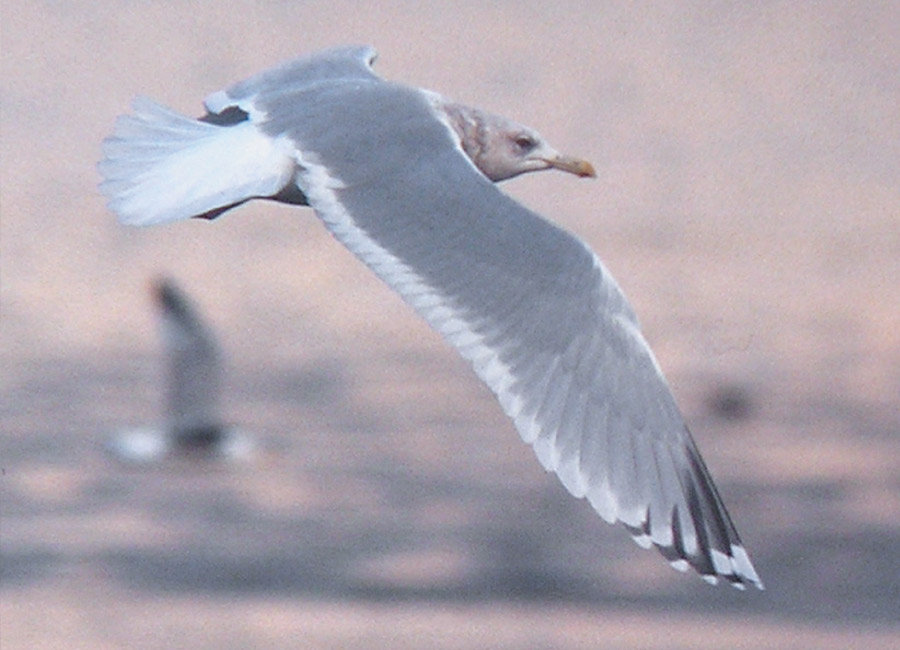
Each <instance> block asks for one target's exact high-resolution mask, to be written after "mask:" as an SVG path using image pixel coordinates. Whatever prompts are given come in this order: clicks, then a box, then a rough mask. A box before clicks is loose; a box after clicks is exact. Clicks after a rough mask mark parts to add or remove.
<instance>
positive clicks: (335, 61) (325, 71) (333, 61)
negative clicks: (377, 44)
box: [203, 45, 378, 114]
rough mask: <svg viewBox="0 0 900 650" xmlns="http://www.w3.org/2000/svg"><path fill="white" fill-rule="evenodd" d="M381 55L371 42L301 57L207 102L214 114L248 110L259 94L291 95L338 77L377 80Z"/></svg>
mask: <svg viewBox="0 0 900 650" xmlns="http://www.w3.org/2000/svg"><path fill="white" fill-rule="evenodd" d="M377 56H378V53H377V52H376V51H375V48H373V47H371V46H369V45H353V46H347V47H336V48H333V49H330V50H325V51H323V52H317V53H315V54H313V55H310V56H303V57H298V58H296V59H293V60H291V61H287V62H285V63H283V64H281V65H279V66H277V67H275V68H272V69H270V70H266V71H265V72H262V73H260V74H258V75H255V76H253V77H250V78H248V79H245V80H243V81H239V82H238V83H236V84H234V85H232V86H230V87H229V88H227V89H226V90H223V91H219V92H216V93H213V94H212V95H210V96H209V97H207V98H206V99H205V100H204V102H203V103H204V105H205V106H206V109H207V110H208V111H209V112H210V113H212V114H220V113H222V112H223V111H225V110H227V109H228V108H232V107H236V108H240V109H242V110H244V111H247V110H248V108H249V106H248V102H252V100H253V98H255V97H256V96H258V95H268V96H272V95H273V94H279V93H288V94H291V93H295V92H297V91H298V90H301V91H302V90H304V89H307V88H309V87H310V86H315V85H318V84H321V83H323V82H327V81H332V80H335V79H340V80H343V81H351V80H354V79H358V80H363V81H371V80H375V79H378V77H377V76H376V75H375V74H374V73H373V72H372V64H373V63H374V62H375V59H376V58H377Z"/></svg>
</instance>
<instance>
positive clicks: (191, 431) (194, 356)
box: [107, 278, 254, 464]
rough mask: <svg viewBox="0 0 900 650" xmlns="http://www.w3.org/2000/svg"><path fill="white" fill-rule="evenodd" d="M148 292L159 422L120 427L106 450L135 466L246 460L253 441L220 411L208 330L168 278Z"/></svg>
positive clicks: (217, 359) (218, 368)
mask: <svg viewBox="0 0 900 650" xmlns="http://www.w3.org/2000/svg"><path fill="white" fill-rule="evenodd" d="M153 295H154V298H155V301H156V304H157V307H158V310H159V321H160V325H161V328H160V329H161V333H162V340H163V348H164V352H165V357H166V388H165V393H166V395H165V416H164V424H163V425H162V426H143V427H139V428H134V429H128V430H125V431H121V432H119V433H118V434H116V435H115V436H114V437H113V438H111V439H110V440H109V441H108V443H107V449H108V451H109V452H110V453H111V454H112V455H114V456H115V457H116V458H118V459H119V460H122V461H124V462H127V463H135V464H146V463H154V462H158V461H161V460H164V459H168V458H177V457H183V458H192V459H220V460H242V459H246V458H247V457H249V456H250V455H251V453H252V451H253V446H254V445H253V442H252V440H250V438H249V437H248V436H247V435H246V434H244V433H243V432H240V431H238V430H236V429H234V428H233V427H231V426H228V425H226V424H225V423H224V422H223V421H222V420H221V418H220V415H219V398H220V393H221V383H222V382H221V379H222V361H221V357H222V355H221V352H220V349H219V345H218V344H217V343H216V339H215V336H214V335H213V332H212V330H211V329H210V328H209V326H208V325H207V324H206V323H205V322H204V321H203V319H202V318H201V317H200V315H199V313H198V312H197V310H196V308H195V307H193V306H192V305H191V303H190V301H189V300H188V298H187V296H185V295H184V293H183V292H182V291H181V290H179V289H178V287H177V286H176V285H175V283H174V282H173V281H172V280H170V279H166V278H162V279H159V280H157V281H156V282H154V284H153Z"/></svg>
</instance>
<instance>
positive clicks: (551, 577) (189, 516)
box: [0, 0, 900, 650]
mask: <svg viewBox="0 0 900 650" xmlns="http://www.w3.org/2000/svg"><path fill="white" fill-rule="evenodd" d="M0 11H2V21H0V29H2V45H0V48H2V49H0V51H2V80H0V101H2V156H0V174H2V176H0V191H2V203H0V208H2V223H0V245H2V255H0V273H2V275H0V280H2V284H0V288H2V294H0V368H2V371H0V418H2V421H0V422H2V424H0V465H2V503H0V554H2V573H0V576H2V584H0V646H2V648H3V650H18V649H23V650H24V649H29V650H38V649H44V648H47V649H54V650H57V649H60V648H92V649H104V648H148V649H155V648H173V647H177V648H216V649H230V648H235V649H237V648H282V647H301V648H412V647H425V648H589V647H590V648H595V647H605V648H673V649H675V648H704V649H705V648H823V649H824V648H834V649H844V648H866V649H867V650H876V649H878V648H889V647H897V643H898V639H900V625H898V623H897V620H898V618H900V443H898V434H900V415H898V413H900V407H898V404H900V400H898V395H900V110H898V108H897V107H898V106H900V76H898V75H897V70H898V69H900V29H898V27H897V25H900V8H898V5H896V3H890V2H887V3H865V4H861V3H855V4H854V3H839V2H825V3H815V4H813V3H809V5H808V6H806V7H805V8H804V4H803V3H796V2H770V3H760V6H759V7H757V8H753V9H751V8H745V6H744V5H743V4H742V3H704V2H686V1H685V2H667V3H650V4H640V5H639V4H637V3H628V4H627V5H622V6H619V5H615V6H600V5H599V3H594V2H562V3H548V2H521V3H520V2H500V3H494V4H488V3H481V2H460V3H446V4H441V5H438V4H437V3H434V4H433V5H427V6H426V7H425V8H423V7H422V6H421V3H417V2H387V3H377V6H375V3H372V6H368V5H365V3H356V2H344V1H342V0H331V1H330V2H322V3H320V2H311V3H302V2H292V3H287V2H258V3H249V2H247V3H245V2H237V1H230V0H228V1H224V2H216V3H212V2H210V3H206V2H182V3H169V2H156V3H133V2H112V1H101V2H84V1H75V0H73V1H71V2H66V3H56V2H46V1H45V2H40V1H34V2H23V1H21V0H4V2H3V3H2V5H0ZM351 42H367V43H372V44H374V45H375V46H376V47H377V48H378V49H379V51H380V53H381V58H380V60H379V62H378V65H377V69H378V71H379V72H380V73H381V74H382V75H384V76H385V77H388V78H393V79H401V80H405V81H408V82H410V83H414V84H418V85H424V86H427V87H430V88H433V89H435V90H438V91H440V92H442V93H444V94H446V95H448V96H450V97H454V98H456V99H459V100H462V101H466V102H469V103H472V104H476V105H480V106H483V107H485V108H489V109H491V110H494V111H496V112H498V113H501V114H505V115H508V116H510V117H513V118H515V119H518V120H520V121H522V122H524V123H527V124H530V125H532V126H534V127H536V128H537V129H539V130H540V131H541V132H542V133H543V134H544V135H545V136H546V137H547V138H548V139H549V140H550V141H551V142H553V143H554V144H555V145H556V146H557V147H558V148H560V149H562V150H565V151H567V152H570V153H573V154H578V155H583V156H585V157H587V158H589V159H591V160H592V161H593V162H594V163H595V166H596V167H597V169H598V171H599V179H598V180H596V181H593V182H587V181H580V180H578V179H574V178H564V177H562V175H559V174H555V175H552V174H545V175H533V176H532V177H528V178H523V179H520V180H517V181H514V182H511V183H508V184H506V185H504V189H505V191H508V192H510V193H511V194H513V195H514V196H515V197H517V198H518V199H519V200H521V201H523V202H525V203H526V204H528V205H529V206H531V207H533V208H534V209H536V210H538V211H539V212H541V213H542V214H545V215H547V216H548V217H551V218H553V219H554V220H556V221H557V222H558V223H560V224H562V225H564V226H565V227H567V228H570V229H572V230H574V231H576V232H577V233H579V234H580V235H581V236H583V237H584V238H585V239H586V240H587V241H589V242H590V243H591V245H592V246H593V247H594V248H595V249H596V250H597V251H598V253H599V254H600V255H601V256H602V257H603V259H604V260H605V261H606V263H607V265H608V266H609V268H610V269H611V270H612V271H613V273H614V274H615V275H616V276H617V278H618V280H619V281H620V283H621V284H622V286H623V287H624V288H625V290H626V292H627V293H628V294H629V296H630V298H631V300H632V302H633V304H634V306H635V308H636V310H637V311H638V313H639V314H640V316H641V319H642V322H643V324H644V328H645V331H646V332H647V335H648V338H649V339H650V341H651V343H652V344H653V346H654V348H655V350H656V351H657V354H658V357H659V359H660V363H661V365H662V366H663V368H664V369H665V370H666V372H667V375H668V377H669V379H670V381H671V383H672V386H673V389H674V391H675V393H676V394H677V396H678V398H679V402H680V403H681V405H682V408H683V409H684V411H685V414H686V416H687V418H688V420H689V421H690V423H691V426H692V428H693V429H694V431H695V435H696V437H697V440H698V442H699V444H700V447H701V449H702V450H703V452H704V456H705V457H706V459H707V461H708V464H709V465H710V467H711V469H712V471H713V474H714V475H715V476H716V478H717V481H718V484H719V486H720V488H721V490H722V492H723V494H724V497H725V500H726V502H727V503H728V505H729V509H730V511H731V513H732V515H733V516H734V518H735V521H736V523H737V525H738V528H739V530H740V531H741V533H742V536H743V538H744V541H745V542H746V544H747V547H748V548H749V550H750V553H751V555H752V556H753V558H754V559H755V562H756V565H757V567H758V569H759V571H760V573H761V575H762V577H763V578H764V580H765V581H766V584H767V587H768V590H767V591H765V592H764V593H739V592H737V591H735V590H732V589H726V588H724V587H720V588H712V587H709V586H707V585H705V584H704V583H703V582H702V581H700V580H699V579H696V578H695V577H693V576H689V575H682V574H678V573H676V572H674V571H672V570H670V569H669V568H668V567H667V566H666V564H665V562H663V561H662V560H661V559H660V558H659V557H658V556H657V555H656V554H654V553H651V552H646V551H642V550H640V549H638V548H637V547H636V546H634V545H633V544H632V543H631V542H629V541H628V538H627V535H625V533H624V532H623V531H622V530H620V529H617V528H613V527H609V526H607V525H605V524H604V523H603V522H602V521H601V520H600V519H599V518H598V517H596V515H595V514H594V513H593V512H592V511H591V509H590V508H589V507H588V506H587V505H586V504H584V503H582V502H578V501H576V500H574V499H572V498H571V497H569V496H568V495H567V494H566V493H565V491H564V490H563V488H562V487H561V486H559V485H558V484H557V482H556V480H555V479H554V478H553V477H551V476H546V475H545V474H544V473H543V472H542V471H541V470H540V468H539V466H538V464H537V463H536V462H535V459H534V458H533V456H532V453H531V451H530V450H529V449H528V448H527V447H526V446H525V445H523V444H521V443H520V441H519V440H518V437H517V435H516V434H515V431H514V430H513V428H512V426H511V425H510V424H509V423H508V422H506V420H505V419H504V418H503V416H502V415H501V413H500V410H499V408H498V407H497V406H496V404H495V403H494V402H493V400H492V398H491V396H490V394H489V393H488V391H487V390H486V389H484V388H483V387H481V386H480V385H479V384H478V382H477V381H476V380H475V379H474V375H473V374H472V373H471V372H470V371H469V370H468V369H467V368H466V367H465V365H464V364H463V363H462V362H461V361H459V360H458V359H456V358H455V356H454V355H453V353H452V352H451V351H449V350H448V349H447V347H446V346H445V345H444V344H443V343H442V342H441V341H440V339H439V338H438V337H437V336H436V335H434V334H433V333H431V332H430V331H429V330H428V329H427V327H425V326H424V325H423V324H422V323H420V322H419V321H418V320H417V319H416V317H415V316H414V315H413V314H412V313H411V312H410V311H409V310H408V309H407V308H406V307H405V306H404V305H403V304H402V302H401V301H400V300H399V299H397V298H396V297H394V296H393V295H392V294H391V293H390V292H389V291H388V290H387V289H386V288H384V287H383V286H381V285H380V284H379V283H378V281H377V280H375V279H374V278H373V277H372V276H371V275H370V274H369V272H368V271H367V270H366V269H364V268H363V267H362V265H361V264H359V263H358V262H357V261H356V260H355V259H353V257H352V256H351V255H350V254H349V253H347V252H346V251H344V250H343V249H342V248H341V247H340V246H339V245H338V244H336V243H335V242H334V241H332V240H331V238H330V237H329V236H328V234H327V233H326V232H325V230H324V228H322V227H321V225H320V224H319V223H318V222H317V220H316V219H315V217H314V216H313V215H312V214H311V213H310V212H308V211H303V210H291V209H288V208H284V207H279V206H271V205H265V206H262V205H260V206H247V207H245V208H242V209H241V210H239V211H237V212H235V213H234V214H231V215H229V216H228V217H227V218H225V219H221V220H219V221H217V222H215V223H214V224H208V223H187V224H178V225H173V226H170V227H161V228H157V229H145V230H135V229H127V228H124V227H121V226H118V225H117V224H116V223H115V220H114V218H113V217H112V215H110V214H109V213H108V212H107V211H106V210H105V208H104V205H103V201H102V200H101V197H100V196H99V193H98V192H97V190H96V183H97V181H98V177H97V174H96V172H95V170H94V165H95V163H96V161H97V159H98V158H99V155H100V141H101V140H102V138H103V137H104V136H105V135H107V134H108V132H109V131H110V129H111V127H112V123H113V120H114V118H115V116H116V115H118V114H120V113H122V112H125V111H126V110H127V109H128V104H129V101H130V100H131V98H132V97H133V96H134V95H136V94H146V95H149V96H151V97H155V98H157V99H159V100H161V101H163V102H165V103H167V104H169V105H171V106H173V107H175V108H178V109H180V110H183V111H186V112H188V113H191V114H197V113H199V111H200V104H199V102H200V100H201V99H202V98H203V97H204V96H205V95H206V94H207V93H209V92H212V91H214V90H217V89H219V88H221V87H223V86H225V85H227V84H228V83H230V82H231V81H234V80H237V79H240V78H241V77H243V76H245V75H249V74H252V73H253V72H255V71H257V70H259V69H262V68H264V67H266V66H269V65H271V64H274V63H276V62H278V61H281V60H283V59H285V58H288V57H291V56H294V55H296V54H299V53H305V52H309V51H313V50H316V49H320V48H322V47H327V46H331V45H336V44H342V43H351ZM160 274H166V275H169V276H171V277H173V278H175V279H176V280H177V281H178V282H180V283H181V284H182V286H183V287H184V288H185V290H187V291H188V292H189V293H191V294H192V295H193V296H194V297H195V298H196V300H197V302H198V303H199V304H200V306H201V307H202V308H203V310H204V312H205V313H206V314H207V316H208V317H209V319H210V320H211V321H212V323H213V324H214V326H215V328H216V329H217V331H218V332H219V333H220V334H221V336H222V339H223V344H224V346H225V347H226V348H227V350H228V352H229V360H230V374H229V386H228V389H229V399H228V404H227V410H228V416H229V417H230V418H231V419H232V420H233V421H234V422H235V423H238V424H239V425H240V426H242V427H244V428H246V429H248V430H251V431H253V432H254V433H255V434H256V435H257V436H259V439H260V440H262V441H264V442H265V444H266V445H267V450H268V451H267V453H266V454H265V455H264V456H263V457H262V458H260V459H259V460H258V461H257V462H255V463H252V464H249V465H243V466H239V467H232V468H227V467H219V466H212V465H202V464H201V465H197V464H194V463H189V462H182V463H174V464H171V465H167V466H164V467H155V468H150V469H134V468H128V467H123V466H121V465H117V464H115V463H113V462H110V460H109V459H108V458H106V456H105V455H104V454H103V452H102V443H103V441H104V439H105V438H106V437H107V436H108V435H109V434H110V432H112V431H114V430H116V429H117V428H120V427H124V426H129V425H135V424H140V423H143V422H148V421H152V420H154V419H155V418H156V417H157V414H158V412H159V402H160V397H161V396H160V386H159V377H160V366H159V359H158V353H159V345H158V342H157V339H156V331H155V325H154V320H153V317H152V310H151V305H150V301H149V297H148V294H147V290H146V289H147V286H148V283H149V281H150V279H151V278H153V277H155V276H157V275H160ZM735 395H737V396H739V398H740V401H741V403H742V404H743V405H745V406H746V408H745V410H744V412H743V413H742V414H740V417H736V418H727V417H724V416H723V415H722V408H721V404H722V402H723V399H725V398H727V397H728V396H735Z"/></svg>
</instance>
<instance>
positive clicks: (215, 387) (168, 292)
mask: <svg viewBox="0 0 900 650" xmlns="http://www.w3.org/2000/svg"><path fill="white" fill-rule="evenodd" d="M155 293H156V300H157V303H158V305H159V309H160V321H161V325H162V335H163V345H164V348H165V355H166V371H167V377H166V418H167V425H168V429H169V430H170V431H172V432H173V433H176V434H177V433H181V432H188V431H191V430H196V429H202V428H205V427H216V426H218V425H219V424H220V422H219V413H218V407H219V392H220V387H221V386H220V385H221V375H222V369H221V362H220V353H219V349H218V345H217V344H216V341H215V338H214V337H213V334H212V332H211V331H210V330H209V328H208V327H207V326H206V324H204V323H203V321H202V320H201V318H200V316H199V315H198V314H197V312H196V310H195V309H194V308H193V307H192V306H191V304H190V302H189V301H188V299H187V298H186V297H185V296H184V294H182V293H181V291H179V290H178V288H177V287H176V286H175V285H174V284H173V283H172V282H171V281H169V280H161V281H159V282H158V283H157V284H156V286H155Z"/></svg>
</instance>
